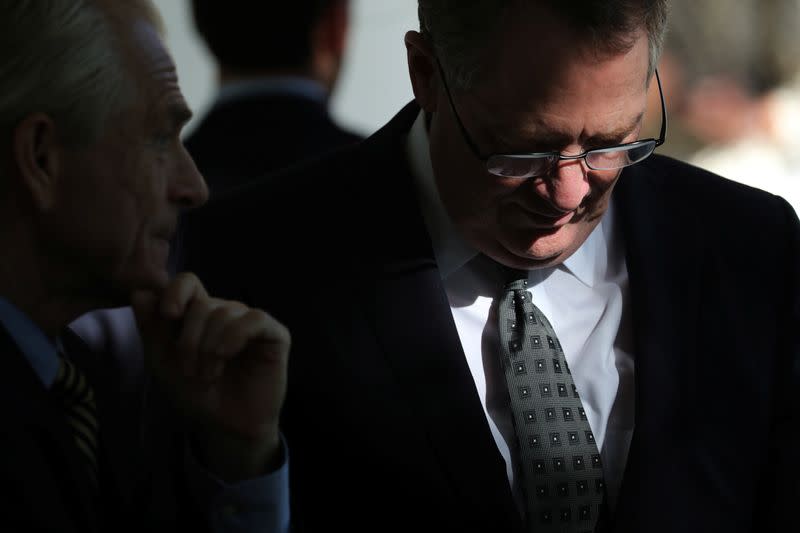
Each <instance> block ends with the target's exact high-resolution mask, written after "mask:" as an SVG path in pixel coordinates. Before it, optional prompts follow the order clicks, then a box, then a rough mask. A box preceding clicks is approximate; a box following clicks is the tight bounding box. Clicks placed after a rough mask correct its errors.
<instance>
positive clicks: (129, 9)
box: [92, 0, 166, 36]
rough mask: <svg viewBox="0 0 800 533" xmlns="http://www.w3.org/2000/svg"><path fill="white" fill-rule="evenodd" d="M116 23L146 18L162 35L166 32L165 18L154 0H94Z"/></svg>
mask: <svg viewBox="0 0 800 533" xmlns="http://www.w3.org/2000/svg"><path fill="white" fill-rule="evenodd" d="M92 1H93V2H94V3H95V4H96V5H97V6H98V7H99V8H100V9H101V10H102V11H103V13H105V15H106V16H107V17H108V18H109V20H110V21H111V22H112V23H114V24H121V25H123V27H124V26H126V25H127V24H129V23H130V21H131V19H133V18H136V17H141V18H144V19H145V20H146V21H147V22H149V23H150V24H152V25H153V27H155V28H156V30H158V33H159V34H161V35H162V36H163V35H164V34H165V32H166V27H165V25H164V19H163V18H162V17H161V13H160V12H159V11H158V8H156V6H155V5H154V4H153V2H152V0H92Z"/></svg>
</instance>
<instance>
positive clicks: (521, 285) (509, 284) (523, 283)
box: [505, 278, 528, 291]
mask: <svg viewBox="0 0 800 533" xmlns="http://www.w3.org/2000/svg"><path fill="white" fill-rule="evenodd" d="M505 289H506V291H525V290H528V280H527V279H520V278H517V279H512V280H510V281H506V285H505Z"/></svg>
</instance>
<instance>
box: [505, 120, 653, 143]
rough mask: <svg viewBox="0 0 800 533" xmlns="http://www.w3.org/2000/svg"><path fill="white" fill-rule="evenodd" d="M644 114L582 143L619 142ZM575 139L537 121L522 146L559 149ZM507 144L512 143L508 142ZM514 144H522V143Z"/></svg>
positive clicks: (583, 140)
mask: <svg viewBox="0 0 800 533" xmlns="http://www.w3.org/2000/svg"><path fill="white" fill-rule="evenodd" d="M643 116H644V112H642V113H640V114H639V115H637V116H636V118H635V119H634V120H632V121H631V123H630V124H628V125H626V126H622V127H619V128H617V129H615V130H613V131H610V132H604V133H598V134H595V135H592V136H590V137H586V138H583V139H581V144H582V145H583V146H585V147H586V149H592V148H602V147H605V146H613V145H615V144H619V143H621V142H622V140H623V139H625V137H627V136H628V135H630V134H631V132H633V131H634V130H635V129H636V128H637V127H638V126H639V124H640V122H641V120H642V117H643ZM573 141H574V137H573V136H572V135H571V134H568V133H564V132H562V131H557V130H554V129H551V128H549V127H548V126H547V125H546V124H544V123H542V122H537V123H536V128H535V130H534V133H533V135H532V136H531V137H529V140H528V141H526V142H525V143H523V144H522V146H525V145H527V146H530V147H533V148H534V149H535V150H536V151H549V150H553V151H557V150H559V149H560V148H561V147H563V146H564V145H566V144H569V143H571V142H573ZM505 144H510V143H507V142H506V143H505ZM514 144H515V145H517V146H520V143H514Z"/></svg>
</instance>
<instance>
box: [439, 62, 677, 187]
mask: <svg viewBox="0 0 800 533" xmlns="http://www.w3.org/2000/svg"><path fill="white" fill-rule="evenodd" d="M436 63H437V64H438V66H439V75H440V76H441V78H442V84H443V85H444V89H445V92H446V93H447V99H448V100H449V101H450V107H451V108H452V110H453V115H454V116H455V117H456V122H457V123H458V127H459V129H460V130H461V134H462V135H463V137H464V141H465V142H466V143H467V145H468V146H469V148H470V150H471V151H472V153H473V154H474V155H475V157H476V158H478V159H479V160H481V161H483V162H485V163H486V170H487V171H488V172H489V173H490V174H494V175H495V176H500V177H504V178H530V177H534V176H544V175H547V174H550V173H551V172H553V171H554V170H555V168H556V167H557V165H558V162H559V161H562V160H577V159H583V160H584V162H585V163H586V166H587V167H589V168H590V169H592V170H618V169H621V168H625V167H628V166H630V165H634V164H636V163H639V162H640V161H643V160H645V159H647V158H648V157H649V156H650V155H651V154H652V153H653V152H654V151H655V149H656V148H657V147H659V146H661V145H662V144H664V140H665V136H666V134H667V106H666V104H665V103H664V92H663V91H662V89H661V78H659V76H658V69H656V71H655V74H656V83H658V94H659V96H660V97H661V133H660V134H659V137H658V139H652V138H649V139H640V140H638V141H633V142H629V143H625V144H619V145H616V146H609V147H607V148H596V149H593V150H586V151H584V152H582V153H580V154H577V155H564V154H562V153H560V152H528V153H519V154H493V155H489V156H483V155H481V153H480V150H478V146H477V145H476V144H475V141H473V140H472V137H471V136H470V134H469V133H468V132H467V129H466V128H465V127H464V123H463V122H461V117H459V115H458V111H456V106H455V103H454V102H453V96H452V95H451V94H450V88H449V87H448V86H447V80H446V79H445V75H444V69H443V68H442V64H441V62H439V58H436Z"/></svg>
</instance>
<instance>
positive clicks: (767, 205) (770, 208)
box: [634, 155, 796, 224]
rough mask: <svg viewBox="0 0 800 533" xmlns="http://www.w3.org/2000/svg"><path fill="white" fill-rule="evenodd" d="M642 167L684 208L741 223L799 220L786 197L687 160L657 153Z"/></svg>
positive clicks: (775, 222) (668, 197)
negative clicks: (737, 180) (740, 181)
mask: <svg viewBox="0 0 800 533" xmlns="http://www.w3.org/2000/svg"><path fill="white" fill-rule="evenodd" d="M641 167H642V168H641V169H640V170H641V171H643V173H646V174H649V175H650V176H651V177H652V178H653V179H654V180H656V181H657V182H658V183H659V185H660V186H661V187H663V190H664V191H665V192H666V194H667V199H668V201H673V202H680V203H682V204H683V205H682V206H680V210H681V211H691V212H693V213H704V212H705V213H707V216H710V217H714V218H717V219H720V220H723V221H729V222H731V223H733V222H735V221H738V223H739V224H741V223H744V222H751V223H757V224H786V223H787V222H792V221H793V220H792V219H796V216H795V215H794V210H793V209H792V208H791V206H790V205H789V204H788V202H787V201H786V200H785V199H783V198H781V197H779V196H776V195H774V194H772V193H770V192H767V191H764V190H762V189H758V188H756V187H752V186H749V185H745V184H743V183H739V182H736V181H733V180H731V179H728V178H725V177H723V176H720V175H718V174H715V173H713V172H710V171H708V170H705V169H702V168H700V167H697V166H694V165H692V164H689V163H686V162H684V161H679V160H677V159H673V158H670V157H667V156H661V155H653V156H652V157H650V158H649V159H647V160H645V161H644V162H643V163H642V164H641ZM634 179H638V178H634Z"/></svg>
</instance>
